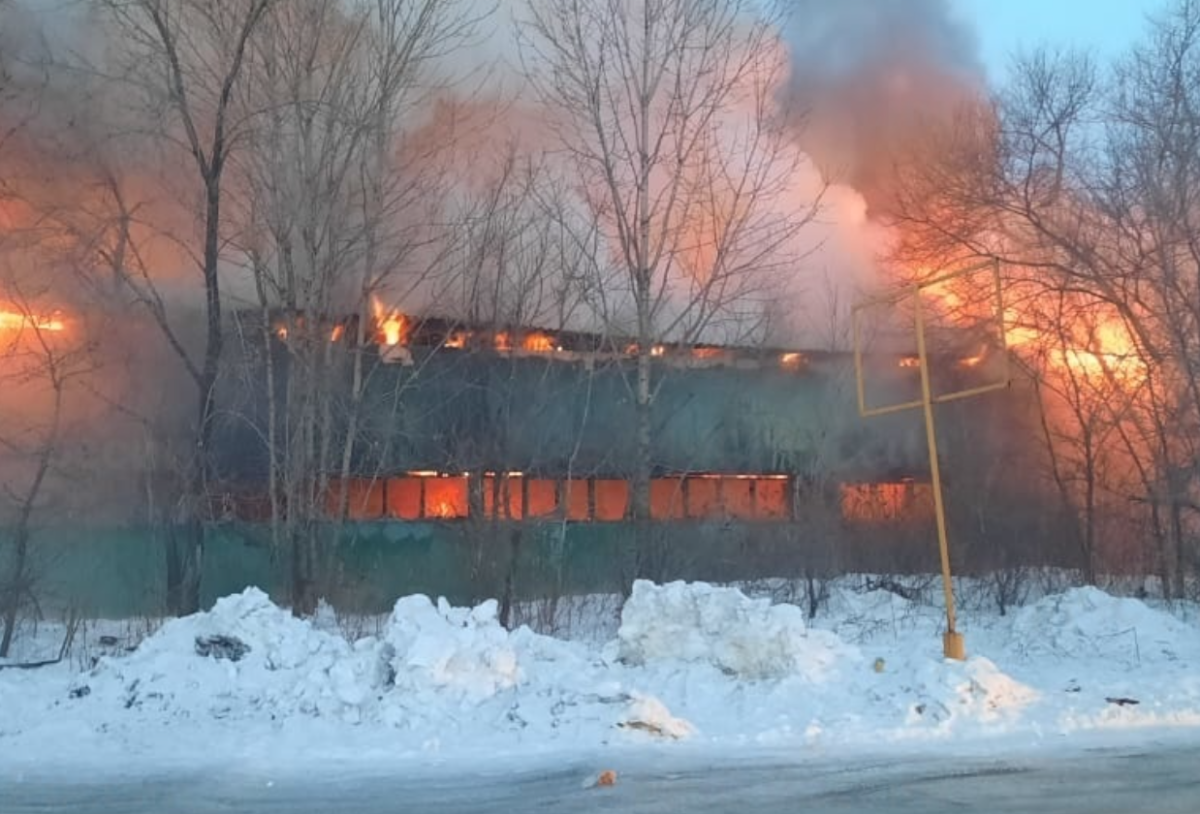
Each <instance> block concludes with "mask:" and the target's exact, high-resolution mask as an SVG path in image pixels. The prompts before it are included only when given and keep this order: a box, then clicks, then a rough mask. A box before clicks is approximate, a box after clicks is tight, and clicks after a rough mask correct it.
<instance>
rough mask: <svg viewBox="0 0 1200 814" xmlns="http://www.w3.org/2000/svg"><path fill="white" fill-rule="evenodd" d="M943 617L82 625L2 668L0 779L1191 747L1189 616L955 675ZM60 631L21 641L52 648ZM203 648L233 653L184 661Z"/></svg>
mask: <svg viewBox="0 0 1200 814" xmlns="http://www.w3.org/2000/svg"><path fill="white" fill-rule="evenodd" d="M860 583H861V581H860ZM931 593H936V592H931ZM589 601H590V600H589ZM935 601H936V599H933V600H931V599H930V598H929V597H927V596H915V597H914V598H913V599H904V598H902V597H899V596H897V595H896V594H895V593H892V592H890V591H886V590H878V589H876V590H864V589H863V588H862V586H861V584H856V582H855V581H854V580H844V581H841V582H839V583H837V584H835V585H833V586H832V587H831V594H830V598H829V601H828V603H827V605H826V608H825V609H824V610H823V611H822V613H821V614H819V615H818V617H817V618H816V619H814V620H807V619H806V618H805V615H804V612H803V611H802V610H801V609H800V608H798V607H796V606H793V605H787V604H780V603H774V604H773V603H771V602H770V601H769V600H767V599H762V598H751V597H748V596H747V595H746V594H744V593H743V592H742V591H739V590H737V589H735V588H729V587H718V586H713V585H707V584H702V583H682V582H676V583H670V584H667V585H654V584H650V583H645V582H639V583H637V584H636V585H635V586H634V590H633V592H632V595H631V596H630V598H629V600H628V601H627V602H626V604H625V606H624V608H623V610H622V612H621V614H620V617H619V626H618V627H617V628H616V630H615V635H613V636H611V637H610V638H609V639H608V640H607V641H597V639H603V638H604V637H600V636H598V635H597V631H598V630H600V629H602V626H601V625H600V623H597V625H592V626H590V627H589V626H588V625H587V624H585V623H583V621H582V620H581V619H577V620H576V622H577V626H578V627H579V628H580V629H581V630H587V631H588V632H587V633H586V634H584V635H581V636H580V637H578V638H576V639H567V638H556V637H552V636H547V635H542V634H540V633H537V632H535V631H533V630H531V629H530V628H529V627H520V628H518V629H516V630H513V631H508V630H506V629H505V628H504V627H503V626H501V625H500V623H499V621H498V618H497V606H496V603H495V602H485V603H483V604H481V605H479V606H477V607H474V608H458V607H452V606H450V605H449V604H448V603H447V602H445V601H444V600H440V599H439V600H436V601H435V600H432V599H430V598H429V597H425V596H411V597H404V598H401V599H400V600H398V601H397V602H396V604H395V606H394V608H393V610H392V613H391V614H390V615H389V616H388V617H387V618H386V619H380V620H378V621H377V624H374V625H373V626H372V627H373V629H375V630H377V635H357V636H351V637H350V638H348V637H347V635H346V633H345V632H344V631H345V630H346V629H347V626H346V625H344V624H340V623H339V622H340V620H339V619H337V617H336V614H334V613H333V611H332V610H331V609H329V608H328V607H323V608H322V609H321V610H320V611H319V613H318V614H317V615H316V617H315V618H314V619H313V620H311V621H309V620H303V619H297V618H294V617H293V616H292V615H291V614H290V613H289V612H288V611H287V610H285V609H282V608H279V607H277V606H275V605H274V604H273V603H272V602H271V601H270V599H269V598H268V597H267V596H266V595H265V594H264V593H262V592H261V591H259V590H257V589H248V590H246V591H244V592H242V593H240V594H236V595H233V596H228V597H225V598H223V599H221V600H220V601H218V602H217V603H216V605H215V606H214V607H213V608H212V609H211V610H210V611H208V612H206V613H200V614H196V615H194V616H190V617H186V618H182V619H176V620H172V621H169V622H166V623H165V624H163V625H161V627H159V628H158V629H157V630H155V631H154V632H152V633H150V634H149V635H147V636H146V637H145V638H144V639H143V640H142V641H141V642H140V644H138V645H137V646H136V648H135V649H132V650H130V648H129V647H127V646H126V645H127V643H130V644H131V642H130V638H131V631H130V629H129V628H128V626H125V627H119V626H118V623H113V624H111V625H109V627H107V628H105V627H104V626H102V625H96V626H95V629H96V631H99V630H104V629H107V630H109V631H110V635H113V636H116V637H118V639H119V641H118V642H117V644H116V645H113V644H112V641H111V640H110V641H109V643H108V645H106V646H104V647H96V646H94V645H93V644H92V641H93V639H94V637H93V639H89V640H88V646H87V647H86V648H82V649H81V650H80V652H79V653H77V654H76V655H75V656H74V657H72V658H69V659H67V660H65V661H64V662H62V663H61V664H57V665H53V666H50V667H42V668H38V669H34V670H22V669H4V670H0V775H3V774H4V773H6V772H9V771H17V772H24V771H32V770H35V769H36V770H48V767H52V766H55V765H61V766H70V767H73V768H77V767H79V766H91V767H94V768H95V769H96V770H97V771H128V770H129V767H131V766H137V767H140V768H141V769H146V768H147V767H155V766H165V765H181V766H182V765H186V766H188V767H190V768H193V769H195V768H198V767H203V766H222V765H237V766H240V767H243V768H244V767H247V766H264V767H266V766H269V767H279V766H327V765H329V764H330V763H331V762H343V763H346V764H347V765H354V766H360V767H361V766H364V765H383V766H387V767H394V766H396V765H407V766H418V765H433V764H439V763H440V764H442V765H458V764H460V763H464V762H469V763H470V764H471V765H472V766H476V767H477V766H479V765H481V764H482V765H486V764H487V763H488V762H489V761H491V762H494V761H498V760H521V761H526V762H528V761H536V760H547V761H553V760H557V759H561V757H562V755H564V754H566V753H568V752H576V753H578V752H581V751H582V752H596V751H601V752H609V751H613V750H618V751H619V750H626V752H629V750H636V749H640V748H647V747H648V746H649V747H651V748H656V749H668V750H679V749H694V748H711V749H715V750H720V752H721V754H722V755H730V754H744V753H745V752H746V751H747V750H753V749H764V748H765V749H787V750H792V751H794V750H797V749H799V750H804V751H807V752H810V753H817V752H822V753H827V752H828V751H829V750H849V751H855V750H860V751H861V750H869V751H878V750H880V749H890V748H895V749H904V750H909V749H912V748H914V747H917V746H919V747H922V748H931V749H940V748H947V747H948V746H949V745H953V746H954V748H955V749H958V750H961V749H963V748H969V747H970V746H971V745H986V744H989V743H1000V742H1004V743H1010V744H1011V743H1021V744H1026V745H1029V744H1051V743H1052V744H1055V745H1056V746H1060V745H1061V744H1062V743H1064V742H1072V741H1079V740H1080V739H1083V738H1089V737H1105V736H1107V737H1112V736H1117V735H1121V736H1123V737H1126V736H1129V735H1130V733H1138V732H1141V733H1145V736H1146V737H1149V736H1150V733H1161V732H1163V731H1166V730H1174V731H1177V732H1190V733H1193V736H1194V735H1196V734H1200V626H1198V625H1197V623H1196V614H1195V613H1194V612H1191V613H1185V612H1183V611H1182V610H1181V608H1179V607H1177V608H1175V609H1174V611H1173V612H1172V611H1171V610H1168V609H1164V608H1156V607H1152V606H1151V605H1149V604H1147V603H1146V602H1143V601H1141V600H1138V599H1131V598H1123V597H1115V596H1111V595H1109V594H1107V593H1104V592H1103V591H1100V590H1098V589H1096V588H1074V589H1070V590H1066V591H1064V592H1060V593H1053V594H1048V595H1045V596H1042V597H1041V598H1039V599H1038V600H1037V601H1036V602H1033V603H1032V604H1029V605H1027V606H1025V607H1020V608H1015V609H1012V610H1011V611H1010V613H1009V614H1008V615H1006V616H1000V615H999V614H997V613H994V612H991V611H990V610H988V609H987V608H986V607H985V606H983V605H982V603H981V605H980V606H977V607H975V608H974V609H972V610H970V611H969V612H967V613H964V614H962V618H961V619H960V628H962V630H963V632H964V634H965V636H966V642H967V648H968V658H967V659H966V660H965V661H963V662H955V661H949V660H946V659H943V658H942V656H941V625H942V624H943V614H942V610H941V609H940V608H939V607H938V606H937V605H936V604H935ZM596 607H599V605H596ZM147 630H149V628H147ZM53 632H54V631H52V630H49V629H47V630H46V631H44V632H43V635H42V636H41V637H40V638H39V637H29V638H30V641H31V642H36V641H38V640H41V641H43V642H44V643H45V645H46V649H47V650H49V651H54V650H56V649H57V645H55V644H53V643H52V638H53V637H52V635H51V634H52V633H53ZM211 637H226V639H227V640H229V641H235V642H236V643H240V644H241V645H244V647H235V648H233V650H230V651H228V652H226V651H224V650H222V649H221V648H217V649H216V650H214V651H213V653H212V654H210V655H208V656H202V655H199V653H198V651H197V642H198V641H200V642H205V641H208V640H209V639H211ZM25 646H26V648H27V650H26V652H27V653H28V654H32V655H34V656H35V657H36V655H39V654H37V653H35V651H36V650H37V648H36V647H33V646H32V645H31V644H29V643H28V642H27V643H26V645H25ZM243 650H244V653H243V654H241V655H240V657H238V658H236V660H235V659H234V658H232V656H234V655H237V654H238V652H240V651H243ZM1130 700H1134V701H1136V702H1137V703H1128V702H1129V701H1130ZM181 733H186V736H181Z"/></svg>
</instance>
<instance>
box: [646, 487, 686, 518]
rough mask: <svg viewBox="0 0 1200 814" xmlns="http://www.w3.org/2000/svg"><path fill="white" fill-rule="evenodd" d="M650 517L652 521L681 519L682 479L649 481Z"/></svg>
mask: <svg viewBox="0 0 1200 814" xmlns="http://www.w3.org/2000/svg"><path fill="white" fill-rule="evenodd" d="M650 517H651V518H653V519H654V520H678V519H680V518H682V517H683V478H655V479H654V480H652V481H650Z"/></svg>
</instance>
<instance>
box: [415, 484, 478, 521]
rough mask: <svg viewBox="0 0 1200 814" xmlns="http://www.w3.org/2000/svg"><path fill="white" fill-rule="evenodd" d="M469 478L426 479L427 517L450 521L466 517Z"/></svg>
mask: <svg viewBox="0 0 1200 814" xmlns="http://www.w3.org/2000/svg"><path fill="white" fill-rule="evenodd" d="M467 514H468V509H467V478H466V477H462V476H456V477H448V478H441V477H438V478H425V517H429V518H439V519H443V520H450V519H455V518H461V517H466V516H467Z"/></svg>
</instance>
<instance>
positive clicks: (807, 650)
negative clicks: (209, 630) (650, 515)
mask: <svg viewBox="0 0 1200 814" xmlns="http://www.w3.org/2000/svg"><path fill="white" fill-rule="evenodd" d="M617 638H618V640H619V642H620V648H619V651H618V652H619V657H620V658H621V660H623V661H625V662H628V663H630V664H647V663H654V662H658V661H670V660H676V661H683V662H704V663H707V664H711V665H713V666H715V667H717V668H718V669H720V670H721V671H722V672H724V673H727V674H729V675H732V676H737V677H740V678H745V679H763V678H784V677H787V676H794V675H802V676H804V677H805V678H807V679H808V680H810V681H821V680H825V679H827V678H828V677H829V675H830V673H832V672H833V671H834V670H835V669H836V667H837V666H838V665H839V664H840V663H844V662H850V661H854V660H856V659H858V658H859V654H858V652H857V649H856V648H854V647H851V646H849V645H846V644H845V643H844V642H842V641H841V640H840V639H839V638H838V637H837V636H834V635H831V634H829V633H826V632H824V631H815V630H814V631H810V630H808V629H807V627H806V625H805V623H804V613H803V612H802V611H801V610H800V609H799V608H797V607H796V606H794V605H772V604H771V603H770V602H769V601H768V600H766V599H749V598H747V597H746V595H745V594H743V593H742V592H741V591H739V590H738V589H736V588H718V587H714V586H711V585H689V584H686V583H683V582H673V583H670V584H668V585H654V584H653V583H650V582H646V581H644V580H639V581H638V582H636V583H634V585H633V592H632V593H631V594H630V597H629V601H628V602H627V603H626V605H625V609H624V612H623V613H622V615H621V627H620V628H619V629H618V630H617Z"/></svg>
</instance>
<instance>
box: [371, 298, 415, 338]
mask: <svg viewBox="0 0 1200 814" xmlns="http://www.w3.org/2000/svg"><path fill="white" fill-rule="evenodd" d="M371 309H372V310H373V311H374V312H375V325H376V326H377V330H378V331H379V335H380V339H381V341H382V344H384V345H388V346H393V347H394V346H396V345H406V344H408V332H409V329H410V327H411V326H410V325H409V321H408V317H406V316H405V315H404V314H402V313H400V312H399V311H398V310H396V309H395V308H393V309H391V310H387V309H385V308H384V307H383V304H382V303H381V302H380V301H379V298H378V297H374V296H372V297H371Z"/></svg>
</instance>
